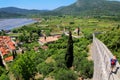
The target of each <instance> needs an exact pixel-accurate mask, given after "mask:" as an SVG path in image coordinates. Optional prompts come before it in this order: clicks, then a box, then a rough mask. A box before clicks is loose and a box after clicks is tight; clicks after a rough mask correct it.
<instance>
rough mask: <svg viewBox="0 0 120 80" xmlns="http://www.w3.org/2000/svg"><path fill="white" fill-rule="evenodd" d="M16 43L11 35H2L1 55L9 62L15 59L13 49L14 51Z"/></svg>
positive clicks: (0, 38)
mask: <svg viewBox="0 0 120 80" xmlns="http://www.w3.org/2000/svg"><path fill="white" fill-rule="evenodd" d="M15 49H16V48H15V43H14V42H13V41H12V40H11V38H10V37H9V36H0V55H1V56H2V57H3V59H4V60H5V61H7V62H9V61H12V60H13V55H12V51H14V50H15Z"/></svg>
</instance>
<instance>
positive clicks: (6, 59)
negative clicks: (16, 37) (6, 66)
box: [5, 56, 13, 62]
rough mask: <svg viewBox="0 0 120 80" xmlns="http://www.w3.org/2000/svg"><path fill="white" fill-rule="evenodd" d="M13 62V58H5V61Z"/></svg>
mask: <svg viewBox="0 0 120 80" xmlns="http://www.w3.org/2000/svg"><path fill="white" fill-rule="evenodd" d="M12 60H13V56H9V57H7V58H5V61H7V62H8V61H12Z"/></svg>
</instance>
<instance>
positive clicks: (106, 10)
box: [54, 0, 120, 15]
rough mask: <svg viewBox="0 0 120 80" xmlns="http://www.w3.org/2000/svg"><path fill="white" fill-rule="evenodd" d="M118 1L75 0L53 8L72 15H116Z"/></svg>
mask: <svg viewBox="0 0 120 80" xmlns="http://www.w3.org/2000/svg"><path fill="white" fill-rule="evenodd" d="M118 6H120V2H118V1H107V0H78V1H77V2H75V3H73V4H71V5H69V6H65V7H60V8H57V9H55V10H54V11H55V12H60V13H62V14H72V15H118V14H119V12H120V7H118Z"/></svg>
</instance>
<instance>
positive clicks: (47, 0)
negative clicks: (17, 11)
mask: <svg viewBox="0 0 120 80" xmlns="http://www.w3.org/2000/svg"><path fill="white" fill-rule="evenodd" d="M76 1H77V0H0V8H3V7H18V8H24V9H38V10H53V9H55V8H58V7H60V6H67V5H70V4H72V3H74V2H76Z"/></svg>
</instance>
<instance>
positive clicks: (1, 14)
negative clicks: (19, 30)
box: [0, 12, 24, 18]
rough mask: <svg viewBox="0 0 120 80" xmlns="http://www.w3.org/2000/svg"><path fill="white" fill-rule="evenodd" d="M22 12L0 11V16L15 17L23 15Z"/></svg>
mask: <svg viewBox="0 0 120 80" xmlns="http://www.w3.org/2000/svg"><path fill="white" fill-rule="evenodd" d="M23 16H24V15H22V14H17V13H8V12H0V18H16V17H23Z"/></svg>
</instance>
